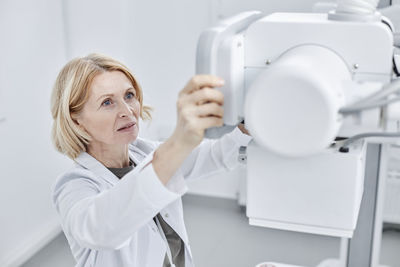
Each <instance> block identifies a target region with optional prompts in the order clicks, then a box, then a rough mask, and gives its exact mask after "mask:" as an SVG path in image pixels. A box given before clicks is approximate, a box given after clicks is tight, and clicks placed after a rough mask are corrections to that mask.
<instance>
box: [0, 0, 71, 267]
mask: <svg viewBox="0 0 400 267" xmlns="http://www.w3.org/2000/svg"><path fill="white" fill-rule="evenodd" d="M62 29H63V27H62V21H61V8H60V1H54V0H36V1H29V0H20V1H12V0H3V1H1V6H0V33H1V35H0V36H1V37H0V38H1V42H0V59H1V61H0V73H1V76H0V88H1V89H0V90H1V100H0V106H2V111H3V116H4V117H5V121H3V122H2V123H0V147H1V149H0V164H1V183H2V184H1V186H0V211H1V212H0V226H1V227H0V237H1V238H0V266H9V265H13V266H14V265H17V264H18V263H19V262H21V261H22V260H24V259H25V258H26V257H29V256H30V254H32V253H33V252H35V248H37V247H38V246H40V245H42V244H43V243H45V242H47V241H48V239H50V238H52V237H53V235H54V234H55V233H57V231H58V230H59V224H58V218H57V217H56V214H55V211H54V209H53V207H52V206H51V201H50V187H51V184H52V183H53V181H54V179H55V177H56V176H57V175H58V174H59V173H60V172H62V171H63V170H64V169H65V168H66V162H67V161H66V160H65V158H64V157H63V156H61V155H60V154H58V153H56V152H55V151H54V149H53V147H52V145H51V143H50V129H51V115H50V105H49V100H50V91H51V87H52V84H53V82H54V80H55V77H56V75H57V72H58V70H59V69H60V67H61V65H62V64H63V63H64V61H65V52H64V45H63V44H64V41H63V32H62ZM12 263H13V264H12Z"/></svg>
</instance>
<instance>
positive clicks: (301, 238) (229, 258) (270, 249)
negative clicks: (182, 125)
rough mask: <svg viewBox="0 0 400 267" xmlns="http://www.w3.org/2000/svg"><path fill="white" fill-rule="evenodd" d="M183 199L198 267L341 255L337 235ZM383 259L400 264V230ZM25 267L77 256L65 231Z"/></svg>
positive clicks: (220, 203) (68, 261)
mask: <svg viewBox="0 0 400 267" xmlns="http://www.w3.org/2000/svg"><path fill="white" fill-rule="evenodd" d="M183 203H184V212H185V221H186V227H187V230H188V234H189V238H190V240H191V246H192V252H193V256H194V261H195V264H196V266H197V267H205V266H207V267H225V266H229V267H254V266H255V265H256V264H257V263H260V262H263V261H277V262H284V263H289V264H297V265H303V266H310V267H311V266H315V265H317V264H318V263H319V262H320V261H322V260H324V259H326V258H334V257H336V256H337V255H338V251H339V239H338V238H333V237H324V236H318V235H308V234H301V233H295V232H287V231H278V230H271V229H267V228H260V227H254V226H249V224H248V221H247V218H246V216H245V213H244V210H243V209H241V208H240V207H239V206H238V205H237V204H236V202H235V201H233V200H225V199H218V198H208V197H200V196H193V195H186V196H184V198H183ZM381 263H382V264H385V265H388V266H390V267H400V233H398V232H395V231H388V232H385V233H384V234H383V241H382V250H381ZM22 266H23V267H54V266H57V267H70V266H74V260H73V258H72V255H71V253H70V251H69V246H68V244H67V241H66V239H65V237H64V235H62V234H61V235H59V236H58V237H57V238H56V239H54V240H53V241H52V242H51V243H50V244H49V245H47V246H46V247H45V248H44V249H43V250H41V251H40V252H39V253H37V254H36V255H35V256H34V257H33V258H31V259H30V260H29V261H28V262H26V263H25V264H24V265H22ZM360 267H361V266H360Z"/></svg>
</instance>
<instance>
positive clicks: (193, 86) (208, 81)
mask: <svg viewBox="0 0 400 267" xmlns="http://www.w3.org/2000/svg"><path fill="white" fill-rule="evenodd" d="M223 85H224V80H223V79H221V78H219V77H218V76H215V75H205V74H204V75H196V76H194V77H193V78H192V79H190V80H189V82H188V83H187V84H186V86H185V88H183V90H182V91H181V92H180V93H179V94H191V93H192V92H195V91H197V90H200V89H202V88H204V87H210V88H214V87H221V86H223Z"/></svg>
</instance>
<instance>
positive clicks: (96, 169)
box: [75, 152, 119, 185]
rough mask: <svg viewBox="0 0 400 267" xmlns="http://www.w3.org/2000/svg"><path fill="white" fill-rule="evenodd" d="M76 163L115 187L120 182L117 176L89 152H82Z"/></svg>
mask: <svg viewBox="0 0 400 267" xmlns="http://www.w3.org/2000/svg"><path fill="white" fill-rule="evenodd" d="M75 162H77V163H78V164H79V165H81V166H82V167H84V168H85V169H88V170H90V171H92V172H93V173H94V174H95V175H96V176H98V177H101V178H103V179H104V180H106V181H107V182H108V183H110V184H111V185H115V184H116V183H117V182H118V181H119V179H118V177H117V176H115V175H114V174H113V173H112V172H111V171H110V170H109V169H107V168H106V167H105V166H104V165H103V164H101V163H100V162H99V161H98V160H97V159H95V158H94V157H92V156H91V155H90V154H88V153H87V152H82V153H81V154H80V155H79V156H78V157H77V158H76V159H75Z"/></svg>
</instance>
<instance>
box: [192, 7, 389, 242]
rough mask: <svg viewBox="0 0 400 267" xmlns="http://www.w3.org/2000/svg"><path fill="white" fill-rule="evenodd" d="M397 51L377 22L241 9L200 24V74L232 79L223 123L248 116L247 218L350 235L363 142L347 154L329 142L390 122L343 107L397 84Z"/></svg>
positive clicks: (275, 225) (356, 205)
mask: <svg viewBox="0 0 400 267" xmlns="http://www.w3.org/2000/svg"><path fill="white" fill-rule="evenodd" d="M238 25H240V26H238ZM210 36H212V38H211V37H210ZM218 36H223V38H218ZM392 56H393V35H392V33H391V31H390V29H389V28H388V27H387V26H386V25H384V24H383V23H381V21H380V20H376V21H369V22H365V21H364V22H356V21H338V20H330V19H329V18H328V14H314V13H307V14H306V13H274V14H271V15H269V16H265V17H261V16H260V13H259V12H244V13H242V14H240V16H237V17H235V18H231V19H230V21H228V22H227V21H225V22H223V23H221V24H220V25H219V26H218V27H216V28H211V29H208V30H207V31H205V32H203V34H202V35H201V36H200V40H199V44H198V50H197V73H198V74H200V73H211V74H215V75H218V76H221V77H222V78H224V79H225V86H224V87H223V88H221V90H222V92H223V93H224V95H225V104H224V109H225V113H224V122H225V124H226V125H228V126H232V125H237V124H238V123H239V122H240V121H242V120H243V119H244V120H245V123H246V127H247V128H248V130H249V131H250V133H251V135H252V136H253V137H254V143H253V144H251V145H250V146H249V147H248V152H247V155H248V156H247V160H248V168H247V216H248V217H249V221H250V224H252V225H258V226H266V227H271V228H277V229H284V230H294V231H300V232H307V233H315V234H323V235H331V236H340V237H351V236H352V234H353V231H354V229H355V226H356V223H357V217H358V212H359V208H360V202H361V198H362V194H363V179H364V164H365V150H366V149H365V143H363V142H359V143H356V144H354V145H353V146H352V147H351V149H350V152H349V153H340V152H338V150H337V147H336V148H335V147H332V146H331V144H332V143H334V140H335V137H337V136H342V137H348V136H350V135H353V134H357V133H360V132H364V131H366V130H369V131H371V130H374V131H384V130H385V129H384V127H383V125H384V124H385V123H384V121H382V116H381V112H382V110H381V109H375V110H371V111H368V112H365V113H363V114H362V115H361V114H357V115H354V116H350V117H346V118H343V117H342V115H341V114H340V113H339V109H340V108H342V107H344V106H345V105H348V104H351V103H353V102H355V101H357V100H359V99H361V98H363V97H365V96H366V95H369V94H371V93H373V92H375V91H377V90H380V89H381V87H382V85H383V84H385V83H388V82H390V80H391V74H392Z"/></svg>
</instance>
